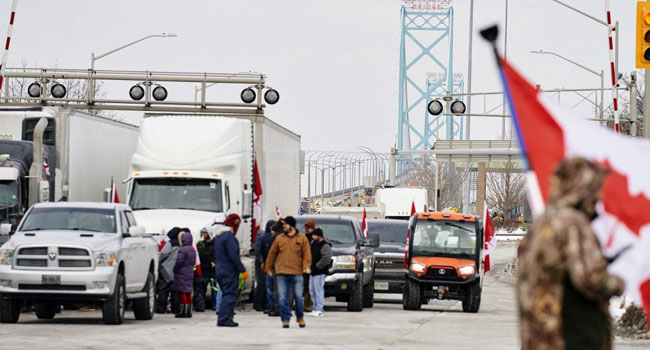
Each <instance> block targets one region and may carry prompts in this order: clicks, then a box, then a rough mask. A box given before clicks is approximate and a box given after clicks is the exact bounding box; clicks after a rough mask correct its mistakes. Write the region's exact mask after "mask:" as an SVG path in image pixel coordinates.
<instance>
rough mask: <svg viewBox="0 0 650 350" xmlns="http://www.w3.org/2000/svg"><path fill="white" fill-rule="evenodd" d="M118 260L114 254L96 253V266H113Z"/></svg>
mask: <svg viewBox="0 0 650 350" xmlns="http://www.w3.org/2000/svg"><path fill="white" fill-rule="evenodd" d="M116 260H117V259H116V258H115V253H113V252H95V266H113V264H114V263H115V261H116Z"/></svg>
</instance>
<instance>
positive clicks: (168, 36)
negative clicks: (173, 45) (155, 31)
mask: <svg viewBox="0 0 650 350" xmlns="http://www.w3.org/2000/svg"><path fill="white" fill-rule="evenodd" d="M162 36H163V38H175V37H177V36H178V34H173V33H169V34H165V33H162Z"/></svg>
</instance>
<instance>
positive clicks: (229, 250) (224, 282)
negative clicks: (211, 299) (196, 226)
mask: <svg viewBox="0 0 650 350" xmlns="http://www.w3.org/2000/svg"><path fill="white" fill-rule="evenodd" d="M240 223H241V219H240V218H239V215H237V214H230V215H228V217H227V218H226V221H224V223H223V226H221V227H219V228H217V230H216V232H215V234H216V236H215V238H214V263H215V269H216V276H217V283H218V284H219V289H220V290H221V291H222V293H223V294H222V299H221V305H220V308H219V317H218V319H217V326H218V327H237V326H239V324H238V323H237V322H235V321H233V314H234V312H235V302H236V301H237V294H238V292H239V274H240V273H241V274H242V278H244V279H246V278H248V272H246V268H245V267H244V265H243V264H242V262H241V259H240V257H239V242H238V241H237V238H235V234H237V229H238V228H239V224H240Z"/></svg>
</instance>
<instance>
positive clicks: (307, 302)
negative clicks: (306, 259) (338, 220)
mask: <svg viewBox="0 0 650 350" xmlns="http://www.w3.org/2000/svg"><path fill="white" fill-rule="evenodd" d="M315 228H316V220H314V219H309V220H307V222H305V237H307V240H308V241H309V245H310V246H311V244H312V242H313V240H312V234H313V233H314V229H315ZM309 276H311V275H310V274H308V273H306V274H303V275H302V285H303V286H302V289H303V291H304V292H305V295H304V310H305V312H310V313H311V312H312V311H314V301H313V300H312V297H311V295H310V294H311V289H310V288H309Z"/></svg>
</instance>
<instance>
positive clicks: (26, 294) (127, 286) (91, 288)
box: [0, 202, 158, 324]
mask: <svg viewBox="0 0 650 350" xmlns="http://www.w3.org/2000/svg"><path fill="white" fill-rule="evenodd" d="M10 230H11V225H10V224H2V225H1V226H0V234H3V235H7V234H9V233H10V232H9V231H10ZM157 271H158V249H157V245H156V243H155V241H154V240H153V238H151V237H149V236H146V235H145V230H144V228H143V227H141V226H136V222H135V219H134V217H133V213H132V212H131V208H130V207H129V206H128V205H124V204H110V203H82V202H78V203H74V202H69V203H67V202H58V203H41V204H36V205H34V206H32V207H31V208H30V209H29V211H27V213H26V214H25V216H24V217H23V219H22V221H21V222H20V225H19V226H18V228H17V230H16V232H15V233H13V235H12V236H11V238H10V239H9V240H8V241H7V243H5V244H4V245H3V246H2V247H1V248H0V322H2V323H15V322H18V317H19V315H20V311H21V308H22V307H23V305H25V302H26V301H27V302H29V303H30V304H31V305H33V306H35V307H36V316H37V317H38V318H40V319H51V318H53V317H54V315H55V313H56V307H57V305H58V304H62V303H80V302H81V303H83V302H85V303H87V304H88V303H100V304H101V305H102V309H103V319H104V322H105V323H107V324H121V323H122V322H123V320H124V310H125V306H126V303H127V301H128V300H130V299H132V300H133V311H134V314H135V318H136V319H138V320H150V319H151V318H152V317H153V308H154V300H155V283H156V277H157Z"/></svg>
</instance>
